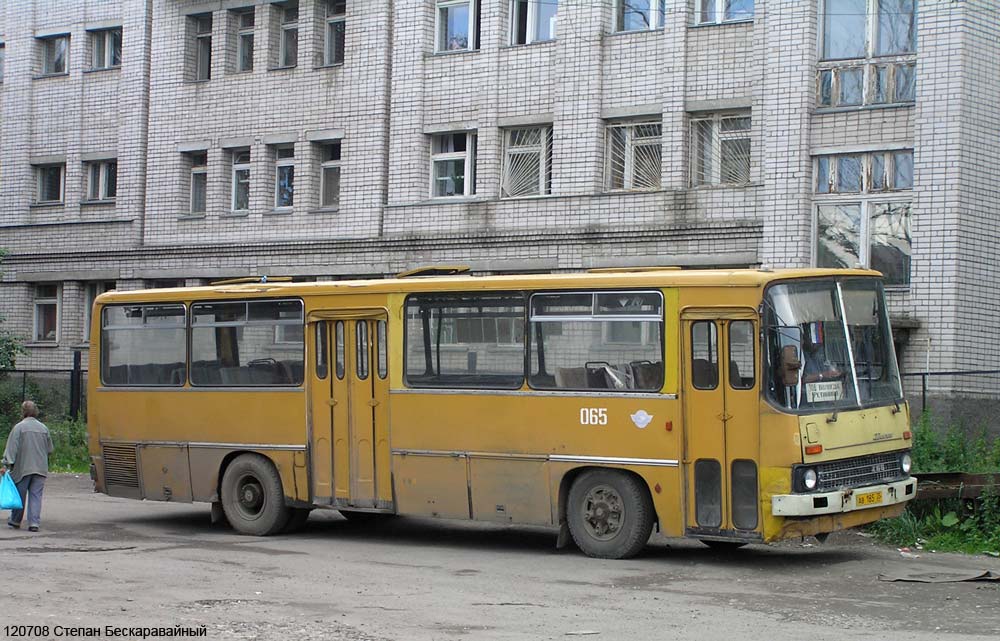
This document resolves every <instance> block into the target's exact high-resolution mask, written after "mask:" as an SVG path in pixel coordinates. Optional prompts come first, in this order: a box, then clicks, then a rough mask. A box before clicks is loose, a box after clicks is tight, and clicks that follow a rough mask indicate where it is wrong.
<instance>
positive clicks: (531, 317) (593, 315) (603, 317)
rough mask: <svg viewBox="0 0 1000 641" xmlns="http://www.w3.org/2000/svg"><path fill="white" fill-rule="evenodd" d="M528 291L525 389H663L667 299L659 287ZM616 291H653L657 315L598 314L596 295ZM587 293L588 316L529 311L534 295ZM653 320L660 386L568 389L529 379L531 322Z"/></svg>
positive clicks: (586, 391)
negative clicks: (540, 384) (656, 329)
mask: <svg viewBox="0 0 1000 641" xmlns="http://www.w3.org/2000/svg"><path fill="white" fill-rule="evenodd" d="M526 293H527V294H528V305H527V308H526V311H527V320H526V323H527V324H526V327H525V330H524V336H525V348H524V359H525V364H524V367H525V370H524V371H525V376H524V380H525V383H526V384H527V386H528V388H529V389H531V390H534V391H538V392H579V393H581V394H607V393H612V394H624V395H631V394H658V393H660V392H662V391H663V386H664V385H666V379H667V367H666V365H667V354H666V333H667V316H666V312H667V300H666V296H664V294H663V290H662V289H650V288H648V287H642V288H629V287H617V288H610V289H591V288H588V289H563V290H541V291H533V292H526ZM616 293H630V294H654V295H655V296H656V297H657V299H658V301H659V306H660V311H659V313H658V314H656V315H654V314H647V315H643V314H622V315H616V314H609V313H605V314H600V313H599V312H598V309H597V308H598V305H599V300H600V299H599V296H601V295H604V294H616ZM574 294H575V295H589V296H591V297H592V298H591V309H590V314H589V316H586V317H584V316H580V315H572V314H569V315H558V314H554V315H552V316H545V315H542V316H536V315H535V314H534V312H533V307H532V300H533V299H534V298H535V296H558V295H574ZM654 318H655V320H657V321H659V323H660V339H659V347H660V352H659V353H660V385H659V387H657V388H655V389H606V388H594V387H584V388H569V387H536V386H535V385H534V384H532V382H531V377H532V371H531V353H532V352H531V349H532V339H531V335H530V334H531V332H532V328H533V327H534V324H535V323H536V322H538V323H544V322H559V321H571V322H572V321H579V322H600V323H604V322H607V321H616V320H617V321H623V322H629V321H639V322H651V321H653V320H654ZM604 331H605V328H604V327H602V328H601V334H602V337H603V335H604ZM608 345H610V346H611V347H615V346H620V345H622V343H608ZM542 354H543V359H542V360H543V361H544V349H543V350H542Z"/></svg>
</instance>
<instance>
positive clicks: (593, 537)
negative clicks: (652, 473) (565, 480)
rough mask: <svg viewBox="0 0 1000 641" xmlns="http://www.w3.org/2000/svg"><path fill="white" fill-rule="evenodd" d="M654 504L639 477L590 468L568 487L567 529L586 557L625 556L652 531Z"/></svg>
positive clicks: (639, 546)
mask: <svg viewBox="0 0 1000 641" xmlns="http://www.w3.org/2000/svg"><path fill="white" fill-rule="evenodd" d="M653 518H654V513H653V503H652V501H651V500H650V498H649V493H648V492H647V491H646V488H645V487H644V486H643V485H642V483H640V482H639V480H638V479H637V478H636V477H634V476H631V475H629V474H624V473H622V472H618V471H616V470H589V471H587V472H584V473H583V474H581V475H580V476H579V477H577V479H576V480H575V481H573V485H572V487H570V490H569V499H568V504H567V506H566V520H567V522H568V525H569V532H570V534H571V535H572V536H573V540H574V541H575V542H576V544H577V546H578V547H579V548H580V550H582V551H583V553H584V554H586V555H587V556H592V557H597V558H601V559H627V558H629V557H633V556H635V555H636V554H638V553H639V552H640V551H641V550H642V548H643V547H645V545H646V542H647V541H649V535H650V533H651V532H652V531H653Z"/></svg>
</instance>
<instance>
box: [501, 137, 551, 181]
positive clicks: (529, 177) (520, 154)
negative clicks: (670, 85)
mask: <svg viewBox="0 0 1000 641" xmlns="http://www.w3.org/2000/svg"><path fill="white" fill-rule="evenodd" d="M503 161H504V164H503V175H502V178H501V181H502V182H501V185H500V197H501V198H520V197H522V196H541V195H545V194H551V193H552V127H551V126H545V127H528V128H518V129H507V130H506V131H505V132H504V158H503Z"/></svg>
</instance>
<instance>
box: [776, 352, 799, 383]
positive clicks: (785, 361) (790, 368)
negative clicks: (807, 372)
mask: <svg viewBox="0 0 1000 641" xmlns="http://www.w3.org/2000/svg"><path fill="white" fill-rule="evenodd" d="M800 367H802V362H801V361H800V360H799V350H798V349H796V347H795V346H794V345H785V346H784V347H782V348H781V376H782V378H783V379H784V382H785V385H788V386H792V385H796V384H797V383H798V382H799V368H800Z"/></svg>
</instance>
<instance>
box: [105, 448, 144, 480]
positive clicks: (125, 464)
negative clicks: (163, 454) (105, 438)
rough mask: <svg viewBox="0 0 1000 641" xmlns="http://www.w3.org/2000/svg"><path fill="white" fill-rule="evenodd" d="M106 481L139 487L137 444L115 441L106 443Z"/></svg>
mask: <svg viewBox="0 0 1000 641" xmlns="http://www.w3.org/2000/svg"><path fill="white" fill-rule="evenodd" d="M104 483H105V484H106V485H119V486H124V487H135V488H137V487H139V466H138V464H137V463H136V455H135V445H134V444H132V443H115V444H113V445H112V444H105V445H104Z"/></svg>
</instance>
